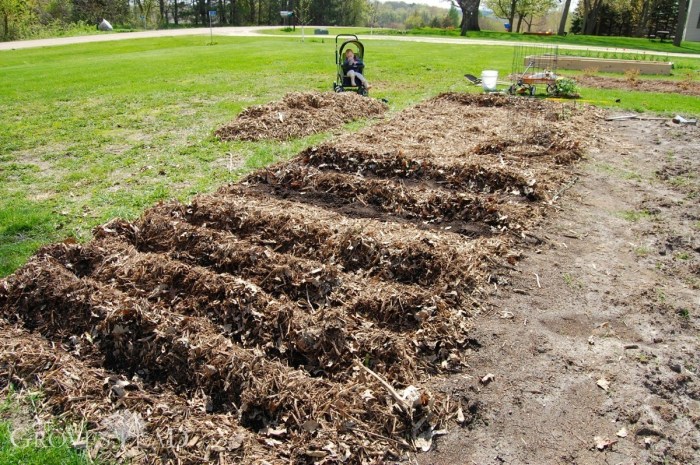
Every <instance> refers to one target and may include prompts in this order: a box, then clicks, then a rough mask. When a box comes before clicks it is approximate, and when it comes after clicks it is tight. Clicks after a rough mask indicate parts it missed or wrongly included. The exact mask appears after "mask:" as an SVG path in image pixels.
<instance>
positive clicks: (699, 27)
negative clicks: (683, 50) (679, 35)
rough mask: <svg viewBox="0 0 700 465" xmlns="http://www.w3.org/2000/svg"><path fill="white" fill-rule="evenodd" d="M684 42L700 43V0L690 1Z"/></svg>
mask: <svg viewBox="0 0 700 465" xmlns="http://www.w3.org/2000/svg"><path fill="white" fill-rule="evenodd" d="M683 40H688V41H691V42H700V0H690V4H689V5H688V16H687V18H686V20H685V34H684V35H683Z"/></svg>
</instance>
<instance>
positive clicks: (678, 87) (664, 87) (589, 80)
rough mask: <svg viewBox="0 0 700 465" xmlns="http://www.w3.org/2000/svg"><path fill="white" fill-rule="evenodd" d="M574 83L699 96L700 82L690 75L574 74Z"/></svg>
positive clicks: (603, 87) (606, 87) (605, 87)
mask: <svg viewBox="0 0 700 465" xmlns="http://www.w3.org/2000/svg"><path fill="white" fill-rule="evenodd" d="M575 80H576V83H577V84H579V85H581V86H585V87H597V88H600V89H621V90H634V91H638V92H662V93H673V94H681V95H691V96H696V97H697V96H700V82H697V81H694V80H693V79H692V77H691V76H689V77H688V79H684V80H682V81H663V80H659V79H653V80H651V79H640V78H638V77H635V76H631V77H629V78H627V79H620V78H611V77H603V76H576V78H575Z"/></svg>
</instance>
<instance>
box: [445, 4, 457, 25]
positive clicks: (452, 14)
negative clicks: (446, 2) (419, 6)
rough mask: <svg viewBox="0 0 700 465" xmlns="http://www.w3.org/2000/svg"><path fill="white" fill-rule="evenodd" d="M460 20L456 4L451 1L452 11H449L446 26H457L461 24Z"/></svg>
mask: <svg viewBox="0 0 700 465" xmlns="http://www.w3.org/2000/svg"><path fill="white" fill-rule="evenodd" d="M459 20H460V15H459V11H458V10H457V8H456V7H455V4H454V3H452V2H450V11H448V12H447V17H446V19H445V21H444V24H445V27H457V26H459Z"/></svg>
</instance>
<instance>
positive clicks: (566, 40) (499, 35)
mask: <svg viewBox="0 0 700 465" xmlns="http://www.w3.org/2000/svg"><path fill="white" fill-rule="evenodd" d="M314 29H315V28H314V27H309V26H307V27H306V29H305V31H304V32H305V34H306V35H313V32H314ZM325 29H327V30H328V36H327V37H330V38H331V39H332V40H334V39H335V36H336V35H337V34H357V35H358V36H368V35H416V36H439V37H453V38H460V37H461V38H463V39H464V40H469V39H485V40H503V41H510V42H523V43H528V42H539V43H548V44H561V45H576V46H583V47H586V46H587V47H605V48H621V49H633V50H648V51H655V52H659V53H660V54H664V53H700V43H698V42H682V43H681V46H680V47H676V46H675V45H673V43H672V42H668V41H665V42H659V41H651V40H648V39H645V38H639V37H614V36H588V35H575V34H568V35H566V36H558V35H551V36H537V35H530V34H518V33H509V32H500V31H468V32H467V36H466V37H462V36H460V35H459V34H460V31H459V29H437V28H420V29H412V30H408V31H402V30H398V29H382V28H374V29H370V28H368V27H326V28H325ZM263 33H264V34H274V35H278V34H283V35H295V36H298V35H301V26H297V28H296V30H295V31H286V30H283V28H280V29H269V30H266V31H263ZM316 37H322V36H316ZM611 53H612V52H611Z"/></svg>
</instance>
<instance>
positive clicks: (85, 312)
mask: <svg viewBox="0 0 700 465" xmlns="http://www.w3.org/2000/svg"><path fill="white" fill-rule="evenodd" d="M596 116H597V113H596V111H595V110H594V109H591V108H586V107H582V106H572V105H571V104H561V103H553V102H545V101H535V100H530V99H521V98H517V97H507V96H475V95H462V94H444V95H440V96H438V97H435V98H434V99H431V100H429V101H427V102H424V103H422V104H420V105H418V106H416V107H414V108H410V109H408V110H406V111H404V112H402V113H400V114H398V115H397V116H395V117H394V118H392V119H391V120H390V121H385V122H380V123H379V124H375V125H374V126H372V127H368V128H366V129H364V130H362V131H360V132H358V133H355V134H350V135H346V136H343V137H340V138H337V139H335V140H332V141H330V142H326V143H324V144H322V145H320V146H318V147H314V148H311V149H308V150H306V151H304V152H303V153H301V154H299V156H297V157H296V158H294V159H292V160H291V161H289V162H286V163H283V164H279V165H275V166H271V167H268V168H267V169H264V170H260V171H258V172H255V173H253V174H251V175H250V176H249V177H248V178H246V179H245V180H244V181H242V182H241V183H238V184H235V185H229V186H224V187H222V188H221V189H220V190H219V191H218V192H216V193H214V194H212V195H206V196H199V197H197V198H195V199H194V200H193V201H192V202H191V203H190V204H188V205H184V204H180V203H176V202H169V203H162V204H159V205H157V206H155V207H153V208H152V209H150V210H148V211H146V212H145V213H144V214H143V216H142V217H141V218H140V219H138V220H137V221H134V222H131V223H130V222H126V221H121V220H115V221H112V222H110V223H108V224H106V225H103V226H101V227H99V228H97V229H96V230H95V238H94V239H93V240H92V241H91V242H89V243H87V244H83V245H79V244H71V243H65V244H55V245H52V246H48V247H45V248H44V249H42V250H41V251H40V252H39V253H38V254H36V255H35V256H34V257H33V258H32V259H31V260H30V262H29V263H28V264H27V265H26V266H25V267H23V268H22V269H20V270H19V271H18V272H17V273H15V274H14V275H12V276H10V277H9V278H7V279H6V280H4V281H2V282H0V316H2V318H3V320H2V324H0V330H1V331H2V332H3V333H4V334H3V336H5V335H7V338H3V346H2V350H1V351H0V372H1V373H2V378H1V379H2V383H3V384H4V385H5V386H6V385H7V384H8V383H13V384H14V385H16V386H18V387H29V386H35V385H38V387H40V388H41V389H42V390H43V391H44V392H45V393H46V399H47V403H48V404H49V405H50V406H52V407H53V409H54V411H55V412H63V413H64V414H65V415H66V416H67V417H68V418H73V419H75V420H85V421H86V422H87V424H88V426H89V427H90V428H92V429H95V430H99V431H101V432H103V433H104V434H105V435H107V436H109V435H112V436H115V437H120V438H122V439H123V438H125V437H126V439H124V441H123V442H124V443H125V445H124V447H122V448H120V450H119V454H122V455H119V456H118V457H117V458H119V459H121V458H124V457H126V456H128V457H130V458H131V460H132V462H133V463H185V464H190V463H191V464H194V463H202V462H211V463H256V462H259V463H263V461H267V463H338V462H342V463H356V464H360V463H382V462H390V461H395V460H400V459H403V458H406V457H407V456H408V455H410V454H413V453H414V452H415V451H417V450H427V449H428V448H429V447H430V446H431V444H432V443H433V440H434V439H433V438H434V437H435V436H440V435H442V434H444V433H445V431H446V429H447V428H449V429H454V428H455V425H456V424H459V423H461V424H463V425H469V424H472V423H473V422H474V421H476V419H478V418H479V417H480V407H479V403H478V402H475V401H474V398H473V397H472V396H464V395H461V394H455V393H451V392H447V391H445V390H444V389H442V388H439V387H437V388H436V386H437V385H436V383H435V381H434V379H435V378H436V377H437V378H441V379H442V378H443V377H444V376H446V375H448V374H450V373H461V375H460V376H463V375H464V374H468V375H470V376H476V375H477V372H476V371H475V370H474V360H478V359H477V358H475V357H477V356H478V354H479V352H480V351H481V350H483V344H484V342H485V339H486V337H485V336H483V335H482V336H479V337H475V334H478V332H477V331H475V321H478V318H480V316H479V315H480V311H481V310H482V308H484V305H485V304H486V300H485V299H486V298H487V296H488V293H489V292H490V289H492V287H493V286H496V287H498V286H502V285H503V284H504V283H505V282H506V281H507V279H508V277H507V276H508V273H509V272H510V271H511V270H513V269H514V267H515V266H517V264H518V262H519V260H520V258H521V255H522V250H523V248H530V247H536V246H537V245H538V244H540V246H542V245H541V244H543V243H545V242H543V239H542V238H541V237H539V235H538V234H533V233H532V230H533V228H535V227H536V226H537V225H538V224H540V222H541V220H542V218H543V217H544V216H545V215H547V214H549V212H551V211H553V208H554V206H555V205H556V204H557V203H558V201H559V199H560V198H561V196H562V195H565V193H566V191H567V189H569V188H571V186H572V182H573V177H572V169H573V167H574V166H575V163H576V162H577V160H579V158H580V157H581V156H582V155H583V154H584V153H585V152H586V151H587V150H588V149H589V148H590V147H589V143H590V141H591V136H592V135H593V134H595V132H596V124H597V123H596V121H597V119H596ZM479 371H480V370H479ZM63 377H65V378H66V379H63ZM125 425H126V426H125ZM164 438H170V439H169V441H165V440H164ZM173 441H174V442H175V444H176V445H177V447H173ZM124 454H126V455H124Z"/></svg>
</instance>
